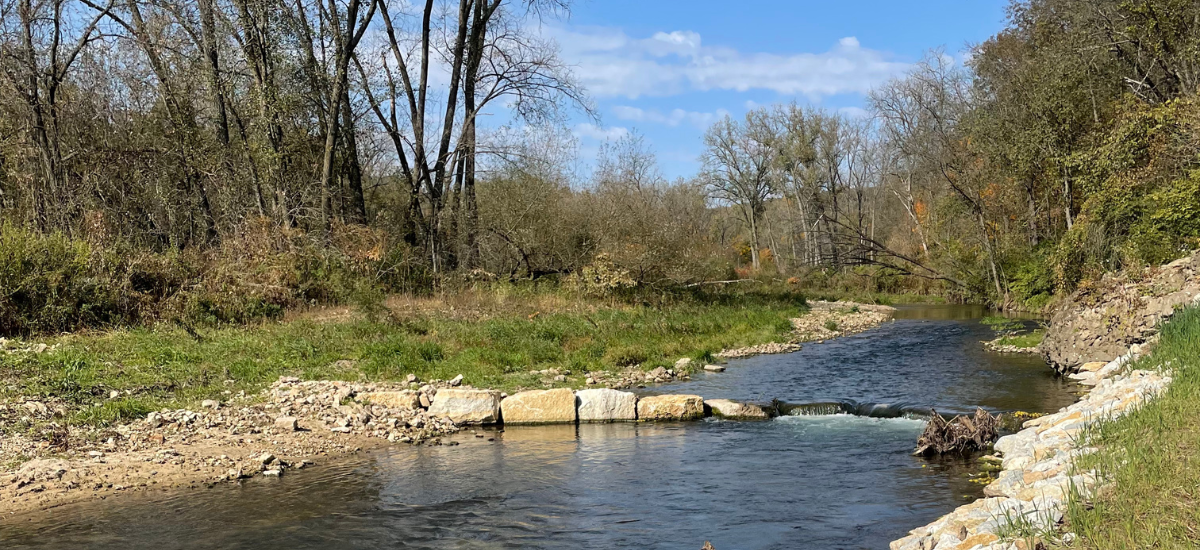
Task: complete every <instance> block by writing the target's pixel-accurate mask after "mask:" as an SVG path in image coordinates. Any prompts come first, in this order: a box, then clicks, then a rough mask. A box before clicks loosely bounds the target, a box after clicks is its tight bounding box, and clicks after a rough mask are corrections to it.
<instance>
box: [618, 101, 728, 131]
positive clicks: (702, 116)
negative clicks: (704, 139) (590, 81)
mask: <svg viewBox="0 0 1200 550" xmlns="http://www.w3.org/2000/svg"><path fill="white" fill-rule="evenodd" d="M612 112H613V114H614V115H616V117H617V118H619V119H621V120H629V121H633V122H652V123H655V124H665V125H667V126H671V127H674V126H679V125H680V124H683V123H687V124H688V125H690V126H694V127H696V128H700V129H702V130H703V129H705V128H708V127H709V126H711V125H712V123H714V122H716V121H717V120H719V119H721V118H722V117H724V116H725V115H728V114H729V111H726V110H725V109H717V110H716V111H714V112H711V113H705V112H697V111H685V110H683V109H672V110H671V111H670V112H668V113H663V112H660V111H659V110H657V109H639V108H637V107H629V106H627V105H618V106H616V107H613V109H612Z"/></svg>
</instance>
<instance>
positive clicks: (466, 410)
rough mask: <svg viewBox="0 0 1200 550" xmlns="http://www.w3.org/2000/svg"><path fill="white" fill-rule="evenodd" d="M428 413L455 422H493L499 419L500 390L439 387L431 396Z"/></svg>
mask: <svg viewBox="0 0 1200 550" xmlns="http://www.w3.org/2000/svg"><path fill="white" fill-rule="evenodd" d="M429 414H432V415H434V416H441V417H445V418H448V419H450V421H451V422H454V423H455V424H495V423H497V422H499V421H500V392H498V391H493V390H460V389H448V388H447V389H441V390H438V392H437V395H435V396H434V398H433V404H432V405H430V407H429Z"/></svg>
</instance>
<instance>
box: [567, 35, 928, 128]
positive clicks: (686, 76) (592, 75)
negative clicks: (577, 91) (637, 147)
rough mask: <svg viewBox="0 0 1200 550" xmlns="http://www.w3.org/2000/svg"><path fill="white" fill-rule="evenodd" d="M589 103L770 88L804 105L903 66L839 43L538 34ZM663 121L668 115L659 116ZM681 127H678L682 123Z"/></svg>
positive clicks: (851, 42)
mask: <svg viewBox="0 0 1200 550" xmlns="http://www.w3.org/2000/svg"><path fill="white" fill-rule="evenodd" d="M543 33H544V34H546V35H547V36H548V37H549V38H552V39H554V40H555V41H556V42H557V43H558V45H559V47H560V48H561V51H562V57H563V59H564V61H566V62H567V63H569V64H572V65H574V66H575V74H576V76H577V77H578V78H579V79H580V81H581V82H582V83H583V84H584V86H586V87H587V89H588V91H589V92H590V93H591V94H592V95H593V96H595V97H626V98H630V99H636V98H638V97H643V96H656V97H662V96H671V95H677V94H681V93H685V92H691V91H712V90H735V91H739V92H744V91H748V90H770V91H774V92H776V93H779V94H782V95H803V96H807V97H808V98H809V99H811V100H814V101H815V100H819V99H820V98H822V97H825V96H830V95H836V94H844V93H866V92H868V91H870V90H871V89H872V88H873V87H875V86H877V85H878V84H880V83H882V82H884V81H886V80H888V79H890V78H892V77H894V76H898V75H900V74H902V73H904V72H905V71H906V70H907V69H908V67H909V65H908V64H907V63H903V62H901V61H897V60H895V59H894V58H893V56H892V55H890V54H888V53H887V52H883V51H879V50H872V49H870V48H864V47H863V46H862V45H861V44H860V43H859V42H858V39H856V38H854V37H846V38H843V39H841V40H839V41H838V43H837V44H835V45H833V46H832V47H831V48H830V49H829V50H828V51H825V52H820V53H807V52H801V53H791V54H776V53H747V52H741V51H738V50H736V49H734V48H728V47H723V46H708V45H705V44H703V42H702V40H701V37H700V34H698V33H696V32H692V31H673V32H657V33H655V34H654V35H653V36H650V37H648V38H634V37H631V36H629V35H627V34H625V32H624V31H621V30H620V29H613V28H606V27H588V28H564V27H547V28H545V29H544V30H543ZM664 116H667V117H668V118H669V117H670V115H664ZM681 122H682V121H681Z"/></svg>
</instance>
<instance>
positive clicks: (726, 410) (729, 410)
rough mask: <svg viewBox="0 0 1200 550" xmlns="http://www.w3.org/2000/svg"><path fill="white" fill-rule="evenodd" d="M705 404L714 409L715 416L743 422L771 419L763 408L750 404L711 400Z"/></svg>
mask: <svg viewBox="0 0 1200 550" xmlns="http://www.w3.org/2000/svg"><path fill="white" fill-rule="evenodd" d="M704 404H705V405H707V406H708V407H709V408H711V409H712V412H713V416H721V417H725V418H736V419H743V420H766V419H767V418H769V416H768V415H767V411H764V410H763V408H762V407H759V406H758V405H751V404H749V403H738V402H736V401H730V400H728V399H709V400H708V401H705V402H704Z"/></svg>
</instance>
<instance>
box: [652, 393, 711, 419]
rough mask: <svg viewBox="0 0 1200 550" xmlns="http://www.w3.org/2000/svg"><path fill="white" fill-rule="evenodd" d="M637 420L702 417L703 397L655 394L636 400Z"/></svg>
mask: <svg viewBox="0 0 1200 550" xmlns="http://www.w3.org/2000/svg"><path fill="white" fill-rule="evenodd" d="M637 415H638V421H639V422H646V421H653V420H695V419H697V418H703V417H704V399H702V398H701V397H700V396H699V395H655V396H653V397H643V398H641V399H639V400H638V404H637Z"/></svg>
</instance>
